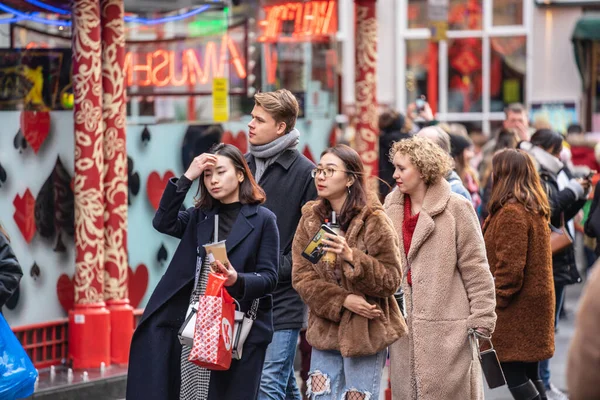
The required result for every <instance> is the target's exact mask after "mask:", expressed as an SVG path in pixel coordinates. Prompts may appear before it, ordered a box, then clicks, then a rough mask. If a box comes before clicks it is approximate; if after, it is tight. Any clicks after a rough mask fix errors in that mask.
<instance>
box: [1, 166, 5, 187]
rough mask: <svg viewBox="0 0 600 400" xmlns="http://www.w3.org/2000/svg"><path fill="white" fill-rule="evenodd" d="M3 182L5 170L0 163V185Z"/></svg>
mask: <svg viewBox="0 0 600 400" xmlns="http://www.w3.org/2000/svg"><path fill="white" fill-rule="evenodd" d="M5 182H6V170H5V169H4V167H3V166H2V164H0V187H2V184H3V183H5Z"/></svg>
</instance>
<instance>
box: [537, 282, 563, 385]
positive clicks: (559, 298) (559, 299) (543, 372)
mask: <svg viewBox="0 0 600 400" xmlns="http://www.w3.org/2000/svg"><path fill="white" fill-rule="evenodd" d="M565 288H566V286H565V285H557V284H554V295H555V296H556V309H555V310H554V312H555V313H554V329H556V327H557V326H558V316H559V314H560V309H561V308H562V305H563V302H564V301H565ZM540 379H541V380H542V382H544V385H545V386H546V388H549V387H550V360H549V359H548V360H543V361H540Z"/></svg>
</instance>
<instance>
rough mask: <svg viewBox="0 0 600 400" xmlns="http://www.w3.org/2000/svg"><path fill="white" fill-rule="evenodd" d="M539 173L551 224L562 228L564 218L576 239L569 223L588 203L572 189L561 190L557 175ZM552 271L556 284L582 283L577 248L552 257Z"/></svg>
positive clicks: (570, 176)
mask: <svg viewBox="0 0 600 400" xmlns="http://www.w3.org/2000/svg"><path fill="white" fill-rule="evenodd" d="M564 172H565V173H566V174H567V176H568V177H569V179H571V178H572V174H571V172H570V171H569V170H568V169H566V168H565V169H564ZM539 173H540V178H541V179H542V183H543V186H544V188H545V190H546V193H547V195H548V201H549V202H550V211H551V217H550V223H551V224H552V225H553V226H555V227H557V228H558V227H560V226H561V224H562V222H561V221H562V218H563V217H564V222H565V227H566V229H567V230H568V231H569V234H570V235H571V237H574V234H575V232H571V230H570V229H569V225H568V222H569V221H570V220H571V219H573V217H575V215H577V213H578V212H579V210H581V209H582V208H583V205H584V204H585V202H586V199H585V197H584V198H583V199H579V198H578V196H577V195H576V194H575V192H573V191H572V190H571V189H567V188H565V189H563V190H559V188H558V182H557V181H556V179H557V177H556V175H555V174H554V173H552V172H550V171H548V170H547V169H545V168H544V167H541V168H540V169H539ZM552 269H553V272H554V283H555V284H558V285H570V284H573V283H579V282H581V277H580V276H579V273H578V272H577V265H576V264H575V248H574V247H573V245H570V246H569V247H567V248H566V249H565V250H563V251H561V252H560V253H557V254H554V255H552Z"/></svg>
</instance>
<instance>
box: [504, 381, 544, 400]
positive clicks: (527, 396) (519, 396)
mask: <svg viewBox="0 0 600 400" xmlns="http://www.w3.org/2000/svg"><path fill="white" fill-rule="evenodd" d="M508 390H510V393H511V394H512V396H513V398H514V399H515V400H539V399H540V394H539V393H538V391H537V389H536V388H535V385H534V384H533V382H531V381H527V382H526V383H524V384H522V385H519V386H515V387H512V388H511V387H509V388H508Z"/></svg>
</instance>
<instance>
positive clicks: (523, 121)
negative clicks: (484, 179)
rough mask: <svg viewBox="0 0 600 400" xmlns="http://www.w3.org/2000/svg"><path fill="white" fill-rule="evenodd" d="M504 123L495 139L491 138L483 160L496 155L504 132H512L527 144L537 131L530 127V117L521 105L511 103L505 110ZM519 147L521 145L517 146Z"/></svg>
mask: <svg viewBox="0 0 600 400" xmlns="http://www.w3.org/2000/svg"><path fill="white" fill-rule="evenodd" d="M504 115H505V117H504V121H503V122H502V127H501V128H500V129H498V130H497V131H496V132H495V133H494V137H493V138H491V139H490V140H489V141H488V142H487V143H486V145H485V146H484V148H483V158H484V159H486V158H489V159H491V158H492V156H493V155H494V147H496V141H497V139H498V135H499V133H500V132H501V131H502V130H512V131H514V132H515V133H516V135H517V140H518V142H519V143H521V142H527V141H529V139H530V138H531V135H532V134H533V132H535V130H533V129H532V128H531V127H530V126H529V116H528V114H527V109H526V108H525V106H524V105H523V104H521V103H511V104H509V105H508V106H507V107H506V108H505V109H504ZM517 147H519V145H517Z"/></svg>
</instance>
